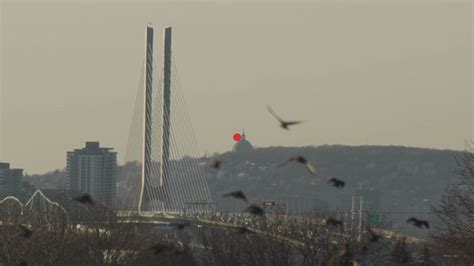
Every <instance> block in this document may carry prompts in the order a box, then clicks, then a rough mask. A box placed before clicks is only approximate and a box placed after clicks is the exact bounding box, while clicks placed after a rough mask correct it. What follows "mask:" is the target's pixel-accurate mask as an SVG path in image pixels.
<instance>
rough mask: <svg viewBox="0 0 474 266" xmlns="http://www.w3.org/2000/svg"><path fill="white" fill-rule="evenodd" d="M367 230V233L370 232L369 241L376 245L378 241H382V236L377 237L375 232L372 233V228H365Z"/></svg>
mask: <svg viewBox="0 0 474 266" xmlns="http://www.w3.org/2000/svg"><path fill="white" fill-rule="evenodd" d="M365 228H366V229H367V232H369V235H370V236H369V241H370V242H372V243H375V242H377V241H379V239H380V236H379V235H377V234H376V233H374V231H372V229H370V227H368V226H366V227H365Z"/></svg>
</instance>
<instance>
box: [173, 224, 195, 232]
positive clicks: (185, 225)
mask: <svg viewBox="0 0 474 266" xmlns="http://www.w3.org/2000/svg"><path fill="white" fill-rule="evenodd" d="M170 225H171V226H173V227H174V228H176V229H178V230H183V229H184V228H186V227H188V226H190V225H191V224H190V223H171V224H170Z"/></svg>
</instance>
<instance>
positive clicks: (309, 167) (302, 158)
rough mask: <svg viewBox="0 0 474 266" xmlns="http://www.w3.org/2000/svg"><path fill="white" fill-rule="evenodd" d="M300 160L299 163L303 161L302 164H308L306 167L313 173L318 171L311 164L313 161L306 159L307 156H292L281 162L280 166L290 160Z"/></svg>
mask: <svg viewBox="0 0 474 266" xmlns="http://www.w3.org/2000/svg"><path fill="white" fill-rule="evenodd" d="M293 161H294V162H298V163H301V164H304V165H305V166H306V169H307V170H308V172H309V173H310V174H312V175H314V174H315V173H316V168H315V167H314V165H312V164H311V162H309V161H308V160H306V158H304V157H303V156H293V157H291V158H290V159H289V160H288V161H286V162H284V163H282V164H280V165H279V166H278V167H281V166H284V165H286V164H287V163H289V162H293Z"/></svg>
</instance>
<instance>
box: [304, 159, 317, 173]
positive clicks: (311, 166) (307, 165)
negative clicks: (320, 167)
mask: <svg viewBox="0 0 474 266" xmlns="http://www.w3.org/2000/svg"><path fill="white" fill-rule="evenodd" d="M305 165H306V169H308V171H309V172H310V173H311V174H313V175H314V174H316V168H315V167H314V165H312V164H311V163H310V162H307V163H305Z"/></svg>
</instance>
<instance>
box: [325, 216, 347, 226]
mask: <svg viewBox="0 0 474 266" xmlns="http://www.w3.org/2000/svg"><path fill="white" fill-rule="evenodd" d="M326 225H329V226H335V227H337V226H341V227H343V224H342V221H340V220H336V219H334V218H328V219H327V220H326Z"/></svg>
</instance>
